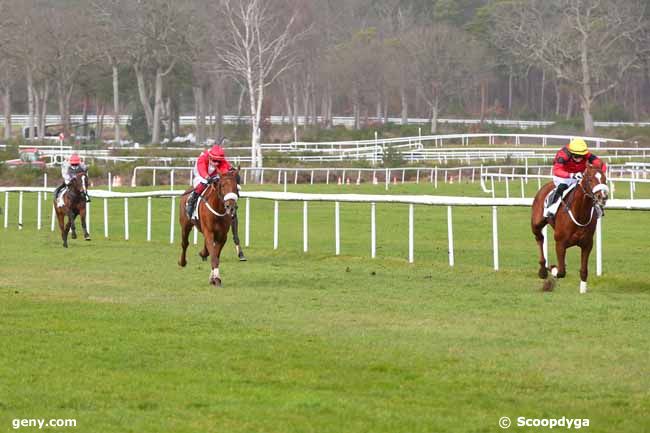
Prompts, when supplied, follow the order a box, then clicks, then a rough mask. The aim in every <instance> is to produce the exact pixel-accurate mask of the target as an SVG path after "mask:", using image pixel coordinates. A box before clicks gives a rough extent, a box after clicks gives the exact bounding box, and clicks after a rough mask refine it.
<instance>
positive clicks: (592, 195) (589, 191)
mask: <svg viewBox="0 0 650 433" xmlns="http://www.w3.org/2000/svg"><path fill="white" fill-rule="evenodd" d="M589 177H590V176H584V177H583V178H582V179H580V182H578V186H579V187H580V189H581V190H582V192H583V194H584V195H585V196H587V198H589V199H590V200H591V202H592V205H591V213H590V215H589V221H587V222H586V223H584V224H581V223H579V222H578V220H577V219H576V218H575V216H574V215H573V212H572V211H571V208H570V207H569V206H567V213H568V214H569V217H570V218H571V221H573V223H574V224H575V225H577V226H578V227H586V226H588V225H589V224H591V221H592V220H593V218H594V212H596V208H598V216H599V217H600V215H602V214H603V205H602V204H601V203H600V200H598V198H597V197H596V194H598V193H599V192H601V191H604V192H605V193H607V192H609V187H608V186H607V185H606V184H604V183H602V182H601V181H600V178H601V177H602V174H601V173H600V172H596V174H595V176H594V177H595V178H596V180H598V185H596V186H594V187H593V188H592V187H591V182H590V181H589ZM584 183H586V187H585V185H584Z"/></svg>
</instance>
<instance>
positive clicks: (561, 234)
mask: <svg viewBox="0 0 650 433" xmlns="http://www.w3.org/2000/svg"><path fill="white" fill-rule="evenodd" d="M553 188H554V184H553V182H549V183H547V184H546V185H544V186H542V187H541V188H540V190H539V191H538V192H537V195H535V199H534V200H533V207H532V215H531V228H532V231H533V235H535V240H536V241H537V246H538V247H539V271H538V275H539V277H540V278H547V277H548V271H549V269H547V268H546V258H545V257H544V235H543V234H542V229H543V228H544V226H546V224H549V225H551V226H552V227H553V229H554V230H555V252H556V254H557V261H558V264H557V267H555V266H552V267H551V269H550V270H551V274H552V275H553V277H558V278H564V276H565V275H566V263H565V256H566V250H567V248H570V247H572V246H576V245H577V246H579V247H580V250H581V255H580V293H586V292H587V276H588V273H589V270H588V264H589V254H590V253H591V249H592V247H593V243H594V232H595V230H596V224H597V221H598V218H600V217H601V216H602V215H603V208H604V207H605V203H606V202H607V194H608V192H609V188H608V187H607V179H606V178H605V174H604V173H603V172H602V171H601V170H600V169H598V168H595V167H593V166H591V165H589V166H587V169H586V170H585V172H584V174H583V177H582V179H580V181H579V182H578V183H577V185H576V186H575V188H574V189H573V190H572V191H571V192H570V193H569V194H568V195H567V196H566V198H560V200H562V203H561V204H560V207H559V208H558V210H557V213H556V215H555V217H551V218H545V217H544V216H543V211H544V200H545V198H546V196H547V195H548V193H549V192H550V191H551V190H552V189H553Z"/></svg>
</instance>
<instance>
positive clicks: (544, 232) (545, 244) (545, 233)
mask: <svg viewBox="0 0 650 433" xmlns="http://www.w3.org/2000/svg"><path fill="white" fill-rule="evenodd" d="M542 235H544V245H543V247H542V251H544V258H545V259H546V265H545V266H546V267H547V268H548V225H545V226H544V228H543V229H542Z"/></svg>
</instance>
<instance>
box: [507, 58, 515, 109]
mask: <svg viewBox="0 0 650 433" xmlns="http://www.w3.org/2000/svg"><path fill="white" fill-rule="evenodd" d="M513 75H514V73H513V67H512V65H510V70H509V71H508V116H509V117H512V76H513Z"/></svg>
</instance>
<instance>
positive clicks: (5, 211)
mask: <svg viewBox="0 0 650 433" xmlns="http://www.w3.org/2000/svg"><path fill="white" fill-rule="evenodd" d="M4 213H5V224H4V227H5V228H7V227H9V192H8V191H6V192H5V208H4Z"/></svg>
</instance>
